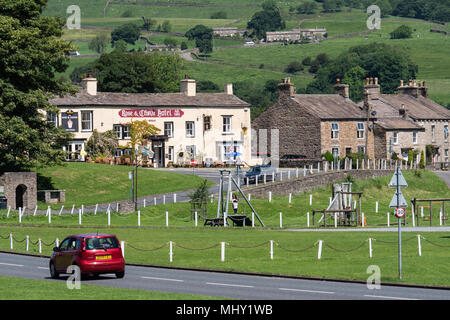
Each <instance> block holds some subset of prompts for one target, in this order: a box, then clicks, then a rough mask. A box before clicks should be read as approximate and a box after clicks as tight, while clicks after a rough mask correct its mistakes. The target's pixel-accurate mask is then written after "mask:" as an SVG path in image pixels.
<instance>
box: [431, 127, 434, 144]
mask: <svg viewBox="0 0 450 320" xmlns="http://www.w3.org/2000/svg"><path fill="white" fill-rule="evenodd" d="M434 131H435V126H434V125H432V126H431V141H432V142H434V138H435V136H434V133H435V132H434Z"/></svg>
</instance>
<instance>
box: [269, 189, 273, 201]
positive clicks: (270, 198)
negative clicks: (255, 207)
mask: <svg viewBox="0 0 450 320" xmlns="http://www.w3.org/2000/svg"><path fill="white" fill-rule="evenodd" d="M269 202H272V191H269Z"/></svg>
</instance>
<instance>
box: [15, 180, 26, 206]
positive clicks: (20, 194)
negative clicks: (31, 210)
mask: <svg viewBox="0 0 450 320" xmlns="http://www.w3.org/2000/svg"><path fill="white" fill-rule="evenodd" d="M26 193H27V187H26V186H24V185H23V184H20V185H18V186H17V188H16V209H19V208H23V207H26Z"/></svg>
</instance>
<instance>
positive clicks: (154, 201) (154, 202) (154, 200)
mask: <svg viewBox="0 0 450 320" xmlns="http://www.w3.org/2000/svg"><path fill="white" fill-rule="evenodd" d="M153 204H154V205H155V206H156V197H153Z"/></svg>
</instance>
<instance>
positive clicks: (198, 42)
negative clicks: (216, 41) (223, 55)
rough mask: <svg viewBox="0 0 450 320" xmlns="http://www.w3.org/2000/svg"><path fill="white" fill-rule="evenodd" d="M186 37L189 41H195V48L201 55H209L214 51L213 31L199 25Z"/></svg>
mask: <svg viewBox="0 0 450 320" xmlns="http://www.w3.org/2000/svg"><path fill="white" fill-rule="evenodd" d="M184 36H185V37H186V38H188V40H195V46H196V47H197V48H198V49H199V51H200V52H201V53H204V54H207V53H210V52H212V51H213V29H211V28H208V27H206V26H204V25H202V24H199V25H196V26H195V27H194V28H192V29H189V30H188V31H187V32H186V34H185V35H184Z"/></svg>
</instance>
